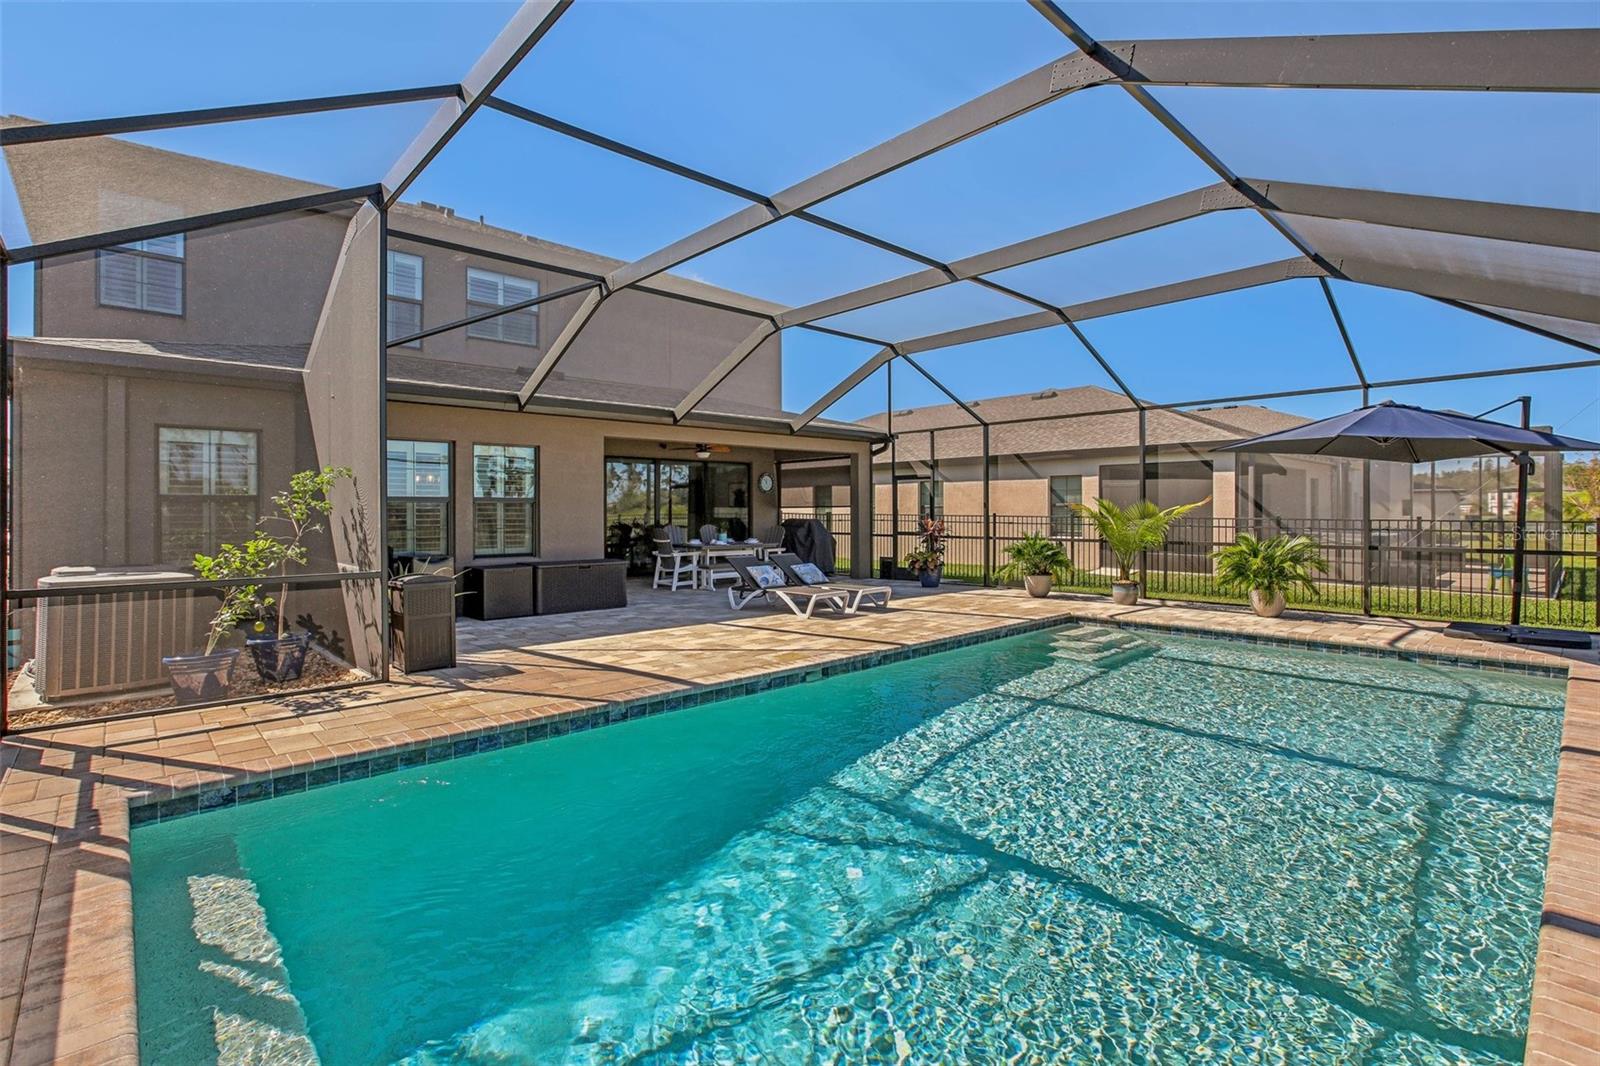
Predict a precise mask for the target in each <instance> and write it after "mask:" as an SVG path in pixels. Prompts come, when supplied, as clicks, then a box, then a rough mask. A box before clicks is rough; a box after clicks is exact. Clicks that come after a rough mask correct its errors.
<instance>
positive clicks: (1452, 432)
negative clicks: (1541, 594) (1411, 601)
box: [1218, 402, 1600, 646]
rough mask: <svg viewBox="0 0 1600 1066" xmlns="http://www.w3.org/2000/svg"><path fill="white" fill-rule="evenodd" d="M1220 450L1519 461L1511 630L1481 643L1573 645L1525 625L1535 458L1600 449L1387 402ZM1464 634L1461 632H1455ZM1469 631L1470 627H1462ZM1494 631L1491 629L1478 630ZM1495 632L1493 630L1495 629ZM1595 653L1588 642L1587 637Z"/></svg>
mask: <svg viewBox="0 0 1600 1066" xmlns="http://www.w3.org/2000/svg"><path fill="white" fill-rule="evenodd" d="M1218 451H1225V452H1272V453H1274V454H1277V455H1322V456H1327V457H1329V458H1341V459H1374V460H1382V461H1385V462H1396V463H1429V462H1436V461H1438V460H1441V459H1463V458H1466V457H1468V456H1473V455H1487V454H1492V453H1498V454H1501V455H1510V456H1514V457H1516V459H1517V471H1518V473H1517V522H1516V540H1515V542H1514V543H1515V545H1516V549H1515V556H1516V559H1515V562H1514V563H1513V565H1512V574H1511V626H1510V628H1509V629H1506V628H1505V627H1498V628H1499V629H1500V630H1503V632H1495V633H1492V634H1491V633H1489V632H1475V633H1474V634H1473V635H1477V636H1492V637H1494V638H1496V639H1502V640H1515V641H1520V642H1522V643H1546V644H1554V643H1569V642H1568V641H1564V640H1560V639H1558V638H1557V637H1556V636H1553V635H1550V634H1549V633H1543V634H1541V633H1535V632H1533V631H1530V630H1527V629H1525V628H1524V627H1522V626H1521V625H1520V623H1521V621H1522V570H1523V565H1522V563H1523V552H1524V550H1525V549H1524V544H1523V539H1524V532H1525V528H1526V525H1527V504H1526V500H1527V495H1528V471H1529V468H1530V467H1531V466H1532V465H1533V464H1532V462H1531V461H1530V460H1529V459H1528V453H1529V452H1585V451H1600V444H1596V443H1595V442H1594V441H1589V440H1580V439H1578V438H1577V437H1563V436H1560V435H1558V434H1555V433H1547V432H1544V431H1542V430H1537V429H1522V428H1521V427H1518V426H1508V425H1506V424H1505V423H1504V422H1491V421H1489V420H1488V419H1484V418H1472V417H1469V416H1467V415H1459V414H1454V413H1452V412H1450V411H1429V410H1427V409H1425V408H1421V407H1410V406H1407V405H1406V404H1398V403H1393V402H1384V403H1380V404H1374V405H1372V406H1370V407H1363V408H1361V409H1360V410H1357V411H1350V412H1348V413H1347V414H1342V415H1334V416H1333V417H1332V418H1324V419H1322V420H1321V421H1318V422H1307V423H1306V424H1305V425H1303V426H1296V427H1294V428H1293V429H1286V430H1283V431H1281V432H1279V433H1268V434H1266V435H1265V436H1261V437H1252V438H1250V439H1249V440H1243V441H1240V442H1238V443H1237V444H1228V445H1224V446H1222V447H1221V448H1219V449H1218ZM1452 628H1457V627H1452ZM1460 628H1463V629H1465V628H1466V627H1460ZM1478 628H1479V629H1486V627H1478ZM1487 628H1493V627H1487ZM1585 646H1587V638H1585Z"/></svg>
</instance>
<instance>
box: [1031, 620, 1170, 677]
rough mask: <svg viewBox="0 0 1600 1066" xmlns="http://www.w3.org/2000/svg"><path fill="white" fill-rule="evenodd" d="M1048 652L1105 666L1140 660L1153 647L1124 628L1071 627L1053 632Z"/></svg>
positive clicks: (1071, 660) (1055, 655)
mask: <svg viewBox="0 0 1600 1066" xmlns="http://www.w3.org/2000/svg"><path fill="white" fill-rule="evenodd" d="M1052 645H1053V646H1052V649H1051V652H1050V655H1051V657H1052V658H1055V659H1064V660H1066V661H1068V662H1074V663H1082V664H1084V665H1086V666H1099V667H1105V668H1109V667H1112V666H1118V665H1121V664H1122V663H1124V662H1129V661H1131V660H1133V659H1142V658H1144V657H1145V656H1146V655H1150V654H1153V653H1154V652H1155V650H1156V649H1155V646H1154V645H1152V644H1151V643H1149V642H1148V641H1146V640H1144V639H1143V638H1141V637H1139V636H1138V635H1137V634H1134V633H1130V632H1128V631H1127V630H1126V629H1107V628H1105V627H1102V626H1073V627H1072V628H1070V629H1064V630H1062V631H1061V632H1060V633H1058V634H1056V637H1055V640H1054V641H1052Z"/></svg>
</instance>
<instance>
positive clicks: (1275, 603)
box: [1250, 589, 1285, 618]
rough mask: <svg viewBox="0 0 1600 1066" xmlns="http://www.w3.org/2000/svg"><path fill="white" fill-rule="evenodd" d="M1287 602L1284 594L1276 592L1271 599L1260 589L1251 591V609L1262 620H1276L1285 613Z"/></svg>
mask: <svg viewBox="0 0 1600 1066" xmlns="http://www.w3.org/2000/svg"><path fill="white" fill-rule="evenodd" d="M1284 606H1285V601H1284V598H1283V593H1282V592H1274V593H1273V594H1272V595H1271V596H1270V597H1269V596H1268V595H1267V594H1266V593H1265V592H1262V591H1261V590H1260V589H1251V590H1250V609H1251V610H1253V611H1255V612H1256V614H1259V615H1260V616H1261V617H1262V618H1276V617H1278V616H1279V615H1280V614H1282V613H1283V608H1284Z"/></svg>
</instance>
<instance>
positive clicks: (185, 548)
mask: <svg viewBox="0 0 1600 1066" xmlns="http://www.w3.org/2000/svg"><path fill="white" fill-rule="evenodd" d="M159 450H160V466H159V476H158V481H157V485H156V491H157V495H158V497H159V500H158V503H159V515H160V543H161V558H162V559H163V560H166V561H168V562H174V563H184V564H187V563H188V562H189V561H190V560H192V559H193V558H194V556H195V554H196V553H197V552H203V553H205V554H207V555H210V554H213V553H214V552H216V550H217V548H218V547H219V546H221V545H222V544H238V543H240V542H242V541H243V540H245V539H246V538H248V537H249V536H250V532H251V531H252V530H253V529H254V528H255V525H256V522H257V520H258V518H259V516H260V509H259V500H258V488H257V479H258V473H259V461H258V452H259V442H258V438H257V436H256V434H255V433H254V432H252V431H249V430H229V429H201V428H190V427H179V426H162V427H161V428H160V430H159Z"/></svg>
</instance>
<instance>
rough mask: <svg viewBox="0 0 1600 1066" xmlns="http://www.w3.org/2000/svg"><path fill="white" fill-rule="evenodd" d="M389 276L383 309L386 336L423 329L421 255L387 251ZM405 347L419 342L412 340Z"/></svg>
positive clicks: (404, 334)
mask: <svg viewBox="0 0 1600 1066" xmlns="http://www.w3.org/2000/svg"><path fill="white" fill-rule="evenodd" d="M388 275H389V279H388V282H387V283H386V284H387V288H386V292H387V294H388V297H389V298H388V300H386V301H385V308H386V310H387V313H388V317H389V323H388V330H389V337H390V339H391V340H395V339H398V338H400V337H409V336H410V335H411V334H413V333H417V332H419V331H421V329H422V256H420V255H411V254H409V253H407V252H390V253H389V268H388ZM405 347H407V348H420V347H422V342H421V341H412V342H410V343H409V344H407V345H405Z"/></svg>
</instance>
